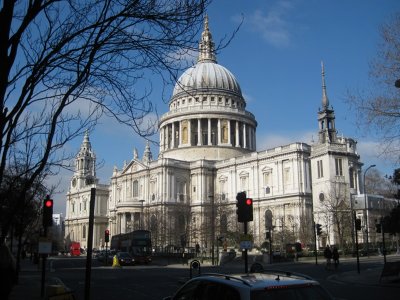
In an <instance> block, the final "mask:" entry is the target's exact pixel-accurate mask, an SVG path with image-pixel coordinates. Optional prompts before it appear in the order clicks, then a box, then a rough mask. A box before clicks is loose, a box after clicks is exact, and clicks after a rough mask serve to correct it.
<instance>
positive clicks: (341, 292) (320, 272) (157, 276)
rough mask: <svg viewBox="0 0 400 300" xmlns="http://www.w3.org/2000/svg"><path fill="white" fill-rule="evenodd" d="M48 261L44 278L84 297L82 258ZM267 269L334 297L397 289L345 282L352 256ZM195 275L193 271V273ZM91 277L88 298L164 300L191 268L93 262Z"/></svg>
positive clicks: (381, 294) (372, 263) (390, 293)
mask: <svg viewBox="0 0 400 300" xmlns="http://www.w3.org/2000/svg"><path fill="white" fill-rule="evenodd" d="M390 259H392V260H398V259H399V257H398V256H393V257H391V258H390ZM51 261H52V263H51V272H49V273H47V276H49V277H58V278H59V279H61V280H62V282H64V284H65V285H66V286H68V287H69V288H71V289H72V290H73V291H74V293H75V295H76V297H77V299H84V298H85V297H84V295H85V262H86V260H85V258H83V257H81V258H52V259H51ZM389 261H390V260H389ZM360 264H361V268H360V273H361V275H365V274H366V273H367V272H369V271H370V270H374V269H375V270H376V268H382V265H383V261H382V258H381V257H370V258H362V259H361V260H360ZM266 267H267V268H268V269H279V270H285V271H293V272H299V273H303V274H306V275H309V276H311V277H313V278H315V279H316V280H318V281H319V282H320V283H321V285H322V286H324V287H325V288H326V289H327V290H328V291H329V292H330V293H331V294H332V295H333V296H334V297H336V298H338V299H363V300H368V299H371V300H372V299H380V300H384V299H395V298H396V297H397V296H398V293H399V292H400V289H399V288H400V285H399V283H397V284H391V285H379V278H378V280H377V282H376V284H365V283H362V282H358V280H357V276H358V275H357V273H356V272H355V273H354V274H356V275H354V276H353V278H352V281H351V282H346V281H343V280H342V279H343V278H342V277H343V276H342V274H345V273H346V272H347V273H349V272H350V271H355V270H357V265H356V260H355V259H354V258H345V259H342V260H341V263H340V266H339V269H338V270H337V271H334V270H329V271H328V270H325V264H324V261H323V260H322V259H320V260H319V262H318V265H316V264H315V260H310V259H308V260H303V261H302V260H300V262H296V263H294V262H291V263H280V264H278V263H277V264H272V265H266ZM207 272H213V273H216V272H221V273H235V272H244V265H243V264H241V263H240V262H239V263H235V264H231V265H227V266H224V267H219V266H218V267H217V266H209V265H207V266H206V265H202V266H201V273H207ZM196 274H197V272H196V271H195V272H194V275H196ZM91 278H92V280H91V289H90V296H91V299H99V300H101V299H143V300H146V299H162V298H163V297H166V296H168V295H171V294H173V292H174V291H176V290H177V289H178V288H179V286H181V285H182V284H183V283H184V282H185V280H187V279H188V278H189V267H188V266H187V265H181V264H175V265H169V266H160V265H155V264H153V265H137V266H129V267H122V268H112V267H110V266H103V265H101V264H100V263H99V262H97V261H95V260H94V261H93V267H92V271H91Z"/></svg>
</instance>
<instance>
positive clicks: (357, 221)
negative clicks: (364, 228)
mask: <svg viewBox="0 0 400 300" xmlns="http://www.w3.org/2000/svg"><path fill="white" fill-rule="evenodd" d="M354 223H355V224H356V230H357V231H360V230H361V219H355V220H354Z"/></svg>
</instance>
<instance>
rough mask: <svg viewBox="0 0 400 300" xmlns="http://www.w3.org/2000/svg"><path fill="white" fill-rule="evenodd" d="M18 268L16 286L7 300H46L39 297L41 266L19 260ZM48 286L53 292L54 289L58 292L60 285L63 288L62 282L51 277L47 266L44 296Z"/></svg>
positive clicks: (27, 260)
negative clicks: (19, 268) (19, 269)
mask: <svg viewBox="0 0 400 300" xmlns="http://www.w3.org/2000/svg"><path fill="white" fill-rule="evenodd" d="M20 267H21V271H20V272H19V277H18V284H16V285H14V287H13V289H12V291H11V293H10V295H9V298H8V299H9V300H27V299H29V300H41V299H47V298H45V297H43V298H42V297H41V282H42V269H41V268H42V265H41V264H34V263H33V261H31V260H29V259H25V260H21V262H20ZM49 285H51V286H52V289H53V290H56V289H57V290H59V289H60V285H61V286H63V284H62V282H61V281H60V280H59V279H58V278H57V277H54V276H52V275H51V272H50V270H49V268H48V266H47V269H46V282H45V285H44V294H46V289H47V290H49V291H50V289H49ZM58 299H60V298H58ZM65 299H68V298H65Z"/></svg>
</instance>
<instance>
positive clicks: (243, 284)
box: [164, 270, 333, 300]
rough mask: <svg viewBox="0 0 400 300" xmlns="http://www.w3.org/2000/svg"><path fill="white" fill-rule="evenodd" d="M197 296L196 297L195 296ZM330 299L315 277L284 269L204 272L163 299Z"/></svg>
mask: <svg viewBox="0 0 400 300" xmlns="http://www.w3.org/2000/svg"><path fill="white" fill-rule="evenodd" d="M195 296H196V297H195ZM178 299H229V300H264V299H272V300H282V299H285V300H292V299H293V300H296V299H319V300H331V299H333V298H332V296H331V295H330V294H329V293H328V292H327V291H326V290H325V289H324V288H323V287H322V286H321V285H320V284H319V283H318V282H317V281H315V280H313V279H311V278H310V277H308V276H305V275H302V274H294V273H291V272H285V271H272V270H268V271H263V272H259V273H249V274H235V275H226V274H204V275H200V276H198V277H195V278H193V279H191V280H189V281H188V282H186V283H185V284H184V285H183V286H182V287H181V288H180V289H179V290H178V291H177V292H176V294H175V295H173V296H170V297H167V298H164V300H178Z"/></svg>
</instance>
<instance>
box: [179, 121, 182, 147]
mask: <svg viewBox="0 0 400 300" xmlns="http://www.w3.org/2000/svg"><path fill="white" fill-rule="evenodd" d="M178 141H179V144H178V148H179V147H180V146H181V145H182V121H179V139H178Z"/></svg>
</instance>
